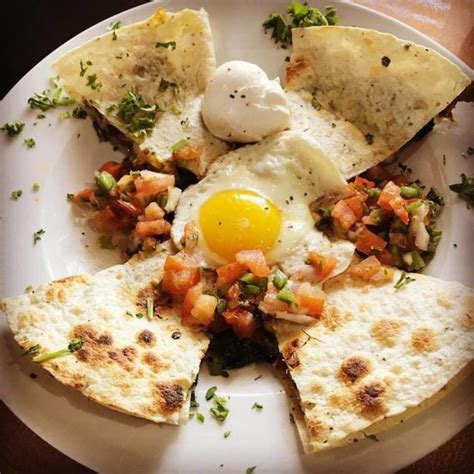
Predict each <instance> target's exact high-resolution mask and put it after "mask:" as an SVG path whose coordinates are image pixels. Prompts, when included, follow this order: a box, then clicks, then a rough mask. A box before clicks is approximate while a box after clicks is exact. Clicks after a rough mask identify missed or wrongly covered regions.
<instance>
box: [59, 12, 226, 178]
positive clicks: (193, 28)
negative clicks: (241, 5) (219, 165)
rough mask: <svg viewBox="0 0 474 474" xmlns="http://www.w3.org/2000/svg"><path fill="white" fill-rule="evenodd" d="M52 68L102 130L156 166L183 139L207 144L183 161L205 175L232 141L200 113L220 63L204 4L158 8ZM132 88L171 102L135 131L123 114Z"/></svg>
mask: <svg viewBox="0 0 474 474" xmlns="http://www.w3.org/2000/svg"><path fill="white" fill-rule="evenodd" d="M81 62H82V63H81ZM53 70H54V71H55V72H56V73H57V74H58V75H59V76H60V79H61V85H62V87H63V88H64V89H65V90H66V92H67V93H68V94H69V95H70V96H71V97H73V98H74V99H76V100H77V101H78V102H80V103H85V104H86V109H87V110H88V111H89V113H90V115H91V116H92V118H93V119H94V120H95V125H96V127H99V128H101V130H102V133H105V134H106V135H107V136H108V138H110V140H111V141H112V142H113V143H114V144H115V145H117V146H122V148H125V150H124V151H127V152H128V151H131V152H133V154H134V155H135V156H138V157H139V158H140V159H145V160H146V161H148V162H149V163H150V164H152V165H154V166H155V167H159V166H160V165H161V166H165V164H166V163H171V161H170V158H171V155H172V152H171V147H172V146H173V145H174V144H176V143H178V142H179V141H180V140H183V139H186V140H188V142H189V143H190V144H191V145H199V146H201V148H202V152H201V157H200V159H199V160H188V161H181V162H179V164H180V165H181V166H183V167H186V168H188V169H190V170H191V171H193V172H194V173H195V174H197V175H198V176H201V175H202V174H203V173H204V171H205V169H206V168H207V165H208V164H209V163H210V162H211V161H213V160H214V159H215V158H216V157H217V156H219V155H221V154H222V153H224V152H225V150H226V149H227V146H226V144H225V143H224V142H223V141H221V140H219V139H218V138H215V137H214V136H213V135H211V134H210V133H209V132H208V131H207V129H206V128H205V126H204V124H203V122H202V120H201V114H200V111H201V100H202V96H203V93H204V90H205V88H206V85H207V83H208V81H209V79H210V78H211V76H212V75H213V73H214V70H215V55H214V45H213V42H212V34H211V29H210V25H209V19H208V16H207V13H206V12H205V11H204V10H201V11H194V10H188V9H185V10H182V11H180V12H178V13H171V12H167V11H165V10H164V9H158V10H157V11H156V13H155V14H154V15H153V16H152V17H150V18H149V19H147V20H144V21H141V22H138V23H134V24H131V25H127V26H122V27H120V28H119V29H116V30H114V31H111V32H109V33H106V34H104V35H102V36H99V37H97V38H95V39H92V40H90V41H88V42H87V43H85V44H83V45H82V46H79V47H77V48H75V49H73V50H71V51H69V52H67V53H66V54H65V55H64V56H62V57H61V58H60V59H59V60H58V61H57V62H56V63H55V64H54V65H53ZM81 74H82V75H81ZM91 77H92V79H94V80H92V79H90V78H91ZM91 81H92V82H91ZM97 84H99V85H97ZM128 91H134V92H135V93H137V94H139V95H140V96H141V97H142V99H143V102H144V103H145V104H147V105H155V104H156V105H159V106H160V107H161V109H164V112H160V113H158V115H157V117H156V122H155V128H154V129H153V130H152V131H151V132H150V133H149V134H147V135H146V136H145V137H137V136H134V134H133V133H131V132H130V130H129V129H128V128H127V126H126V124H124V123H123V122H122V121H121V120H120V118H119V117H118V115H117V109H116V107H117V105H118V104H119V103H120V102H121V101H122V99H123V97H124V94H125V93H127V92H128ZM114 108H115V109H114Z"/></svg>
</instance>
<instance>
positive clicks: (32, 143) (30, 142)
mask: <svg viewBox="0 0 474 474" xmlns="http://www.w3.org/2000/svg"><path fill="white" fill-rule="evenodd" d="M24 143H25V145H26V146H27V147H28V148H33V147H34V146H35V145H36V142H35V139H34V138H25V139H24Z"/></svg>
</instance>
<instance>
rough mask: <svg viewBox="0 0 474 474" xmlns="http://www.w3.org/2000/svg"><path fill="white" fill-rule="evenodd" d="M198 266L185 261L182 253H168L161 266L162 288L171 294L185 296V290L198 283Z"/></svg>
mask: <svg viewBox="0 0 474 474" xmlns="http://www.w3.org/2000/svg"><path fill="white" fill-rule="evenodd" d="M199 280H200V275H199V269H198V267H197V266H196V265H195V264H194V263H193V262H190V261H187V260H186V259H185V257H183V255H182V254H177V255H170V256H168V257H167V259H166V261H165V265H164V267H163V282H162V288H163V290H164V291H166V292H167V293H169V294H170V295H173V296H185V295H186V293H187V291H188V290H189V289H190V288H191V287H193V286H194V285H196V284H197V283H199Z"/></svg>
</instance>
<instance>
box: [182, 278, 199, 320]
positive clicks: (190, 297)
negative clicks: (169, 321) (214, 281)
mask: <svg viewBox="0 0 474 474" xmlns="http://www.w3.org/2000/svg"><path fill="white" fill-rule="evenodd" d="M202 289H203V284H202V283H201V282H200V283H197V284H196V285H194V286H192V287H191V288H189V290H188V291H187V292H186V296H185V297H184V301H183V306H182V307H181V316H182V317H183V318H190V317H191V310H192V309H193V307H194V303H195V302H196V300H197V299H198V297H199V296H201V295H202Z"/></svg>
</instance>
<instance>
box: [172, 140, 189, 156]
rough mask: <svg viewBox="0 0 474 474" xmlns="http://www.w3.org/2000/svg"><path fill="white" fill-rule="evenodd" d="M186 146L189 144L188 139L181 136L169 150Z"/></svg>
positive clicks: (176, 149) (173, 150)
mask: <svg viewBox="0 0 474 474" xmlns="http://www.w3.org/2000/svg"><path fill="white" fill-rule="evenodd" d="M187 146H189V140H187V139H186V138H182V139H181V140H179V141H177V142H176V143H175V144H174V145H172V146H171V147H170V150H171V151H172V152H173V153H174V152H175V151H178V150H181V149H182V148H186V147H187Z"/></svg>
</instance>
